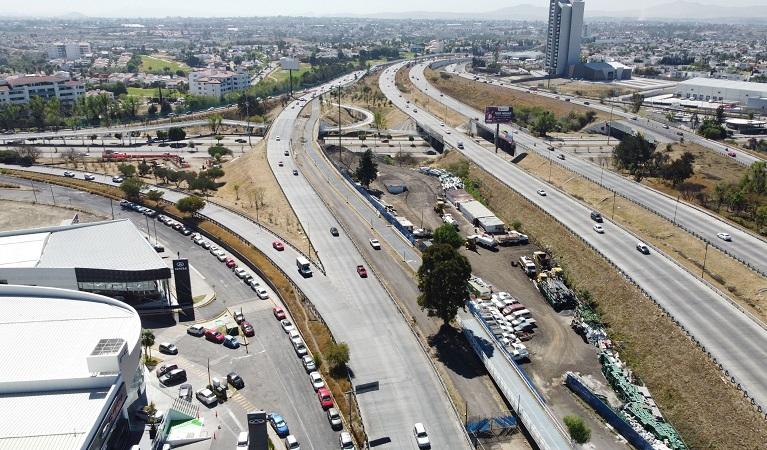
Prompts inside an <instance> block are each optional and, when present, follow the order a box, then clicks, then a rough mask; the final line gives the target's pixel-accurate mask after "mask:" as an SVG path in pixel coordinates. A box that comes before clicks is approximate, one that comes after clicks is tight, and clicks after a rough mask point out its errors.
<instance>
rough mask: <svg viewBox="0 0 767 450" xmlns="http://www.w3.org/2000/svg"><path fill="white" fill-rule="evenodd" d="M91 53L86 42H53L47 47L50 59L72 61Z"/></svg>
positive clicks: (89, 45)
mask: <svg viewBox="0 0 767 450" xmlns="http://www.w3.org/2000/svg"><path fill="white" fill-rule="evenodd" d="M91 53H92V51H91V44H89V43H88V42H54V43H53V44H51V45H49V46H48V57H49V58H50V59H64V60H68V61H74V60H76V59H80V58H83V57H84V56H85V55H90V54H91Z"/></svg>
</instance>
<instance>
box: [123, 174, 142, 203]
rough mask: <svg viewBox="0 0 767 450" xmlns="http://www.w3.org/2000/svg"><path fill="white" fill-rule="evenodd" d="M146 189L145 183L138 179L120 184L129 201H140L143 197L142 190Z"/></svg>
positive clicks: (128, 179)
mask: <svg viewBox="0 0 767 450" xmlns="http://www.w3.org/2000/svg"><path fill="white" fill-rule="evenodd" d="M143 188H144V182H143V181H141V180H140V179H138V178H126V179H125V181H123V182H122V183H121V184H120V190H121V191H123V192H124V193H125V196H126V197H127V198H128V200H138V198H139V196H140V195H141V189H143Z"/></svg>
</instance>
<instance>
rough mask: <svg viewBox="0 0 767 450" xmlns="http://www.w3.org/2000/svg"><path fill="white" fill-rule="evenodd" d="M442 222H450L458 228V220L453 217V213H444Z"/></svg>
mask: <svg viewBox="0 0 767 450" xmlns="http://www.w3.org/2000/svg"><path fill="white" fill-rule="evenodd" d="M442 222H444V223H447V224H450V225H452V226H454V227H456V228H458V222H456V220H455V219H453V215H452V214H445V215H443V216H442Z"/></svg>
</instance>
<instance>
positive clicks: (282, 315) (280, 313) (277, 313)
mask: <svg viewBox="0 0 767 450" xmlns="http://www.w3.org/2000/svg"><path fill="white" fill-rule="evenodd" d="M272 314H274V317H275V318H276V319H277V320H282V319H284V318H285V311H283V309H282V308H280V307H279V306H275V307H274V308H272Z"/></svg>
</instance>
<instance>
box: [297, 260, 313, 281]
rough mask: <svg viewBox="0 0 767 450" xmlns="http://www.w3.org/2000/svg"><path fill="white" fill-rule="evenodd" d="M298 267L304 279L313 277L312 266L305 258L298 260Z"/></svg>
mask: <svg viewBox="0 0 767 450" xmlns="http://www.w3.org/2000/svg"><path fill="white" fill-rule="evenodd" d="M296 266H297V267H298V273H300V274H301V276H303V277H304V278H308V277H310V276H312V266H311V265H310V264H309V260H308V259H306V258H304V257H303V256H299V257H297V258H296Z"/></svg>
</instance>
